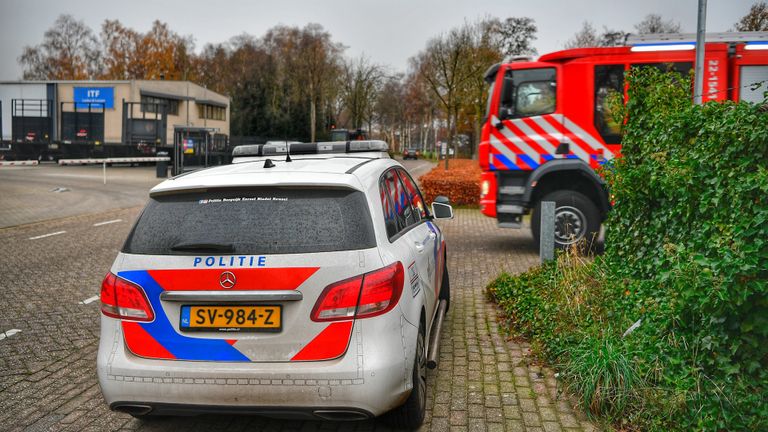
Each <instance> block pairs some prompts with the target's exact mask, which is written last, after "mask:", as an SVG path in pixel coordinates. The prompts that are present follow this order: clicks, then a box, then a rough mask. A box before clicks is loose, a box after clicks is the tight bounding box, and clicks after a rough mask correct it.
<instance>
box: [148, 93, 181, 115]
mask: <svg viewBox="0 0 768 432" xmlns="http://www.w3.org/2000/svg"><path fill="white" fill-rule="evenodd" d="M160 105H164V106H165V109H166V114H168V115H179V101H177V100H175V99H165V98H159V97H154V96H144V95H142V96H141V111H142V112H148V113H156V112H162V108H161V107H160Z"/></svg>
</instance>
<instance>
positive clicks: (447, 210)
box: [432, 200, 453, 219]
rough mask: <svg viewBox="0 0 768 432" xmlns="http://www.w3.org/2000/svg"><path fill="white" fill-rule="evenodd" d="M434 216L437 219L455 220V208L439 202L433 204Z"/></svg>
mask: <svg viewBox="0 0 768 432" xmlns="http://www.w3.org/2000/svg"><path fill="white" fill-rule="evenodd" d="M432 216H434V218H435V219H453V207H451V205H450V204H444V203H440V202H437V200H435V202H433V203H432Z"/></svg>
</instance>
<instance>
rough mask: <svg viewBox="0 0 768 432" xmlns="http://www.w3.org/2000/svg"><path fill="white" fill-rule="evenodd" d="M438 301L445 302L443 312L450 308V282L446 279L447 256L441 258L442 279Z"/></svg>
mask: <svg viewBox="0 0 768 432" xmlns="http://www.w3.org/2000/svg"><path fill="white" fill-rule="evenodd" d="M439 300H445V301H446V304H445V311H446V312H448V310H449V309H450V308H451V281H450V280H449V279H448V256H446V257H445V258H443V279H442V282H441V283H440V297H439Z"/></svg>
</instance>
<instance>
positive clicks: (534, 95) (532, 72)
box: [499, 68, 557, 119]
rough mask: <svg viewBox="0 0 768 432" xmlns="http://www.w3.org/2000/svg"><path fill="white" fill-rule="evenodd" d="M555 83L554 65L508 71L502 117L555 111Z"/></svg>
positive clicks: (500, 110) (501, 107)
mask: <svg viewBox="0 0 768 432" xmlns="http://www.w3.org/2000/svg"><path fill="white" fill-rule="evenodd" d="M556 85H557V74H556V71H555V68H541V69H518V70H509V71H507V73H506V75H505V76H504V87H503V89H502V94H501V102H500V104H499V105H500V106H499V117H501V118H502V119H505V118H518V117H532V116H538V115H544V114H550V113H552V112H554V111H555V105H556V94H557V92H556Z"/></svg>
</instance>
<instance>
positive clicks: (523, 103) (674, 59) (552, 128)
mask: <svg viewBox="0 0 768 432" xmlns="http://www.w3.org/2000/svg"><path fill="white" fill-rule="evenodd" d="M695 39H696V37H695V35H683V34H674V35H669V34H668V35H645V36H642V37H630V38H629V39H628V41H627V46H623V47H610V48H577V49H569V50H563V51H557V52H554V53H551V54H545V55H543V56H541V57H540V58H539V59H538V60H537V61H530V60H529V59H514V60H512V61H505V62H504V63H499V64H496V65H493V66H492V67H491V68H489V69H488V71H487V72H486V75H485V79H486V81H487V82H488V83H489V84H490V90H489V93H488V94H489V96H488V110H487V116H486V120H485V124H484V125H483V129H482V134H481V141H480V144H479V161H480V167H481V168H482V170H483V174H482V183H481V195H480V210H481V211H482V213H483V214H485V215H486V216H490V217H494V218H496V219H497V220H498V224H499V226H500V227H505V228H520V227H521V226H522V217H523V215H525V214H529V213H530V214H532V217H531V230H532V232H533V236H534V238H535V239H537V241H538V238H539V225H540V217H539V210H540V203H541V202H542V201H554V202H555V208H556V210H555V242H556V245H557V246H558V247H560V248H565V247H567V246H569V245H571V244H573V243H575V242H578V241H581V240H582V239H585V240H586V241H587V242H588V244H590V245H591V244H592V242H594V240H595V239H596V237H597V234H598V232H599V230H600V225H601V223H602V221H603V220H604V219H605V216H606V213H607V212H608V210H609V209H610V206H611V204H610V199H609V197H608V192H607V189H606V185H605V182H604V181H603V179H602V178H601V177H600V176H599V175H598V174H597V173H596V172H595V168H597V167H598V166H600V165H601V164H603V163H605V162H606V161H609V160H611V159H612V158H614V157H616V156H618V155H619V153H620V152H621V135H620V131H619V126H620V125H619V124H617V123H616V122H615V120H614V119H613V116H612V115H611V113H610V112H609V108H608V103H607V101H608V99H609V96H610V94H611V93H612V92H619V93H623V94H624V97H625V98H626V88H625V85H624V73H625V72H626V71H627V70H629V69H630V68H631V67H648V66H652V67H658V68H661V69H663V70H675V71H678V72H681V73H684V74H687V73H688V72H689V71H690V70H691V69H692V68H693V67H694V57H695V47H696V45H695ZM704 74H705V77H704V98H703V99H704V100H705V101H721V100H734V101H750V102H762V100H763V92H764V91H766V87H768V32H749V33H721V34H711V35H707V43H706V57H705V65H704ZM763 81H765V82H764V83H763V85H762V87H760V88H755V86H754V85H753V84H754V83H759V82H763ZM625 100H626V99H625Z"/></svg>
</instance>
